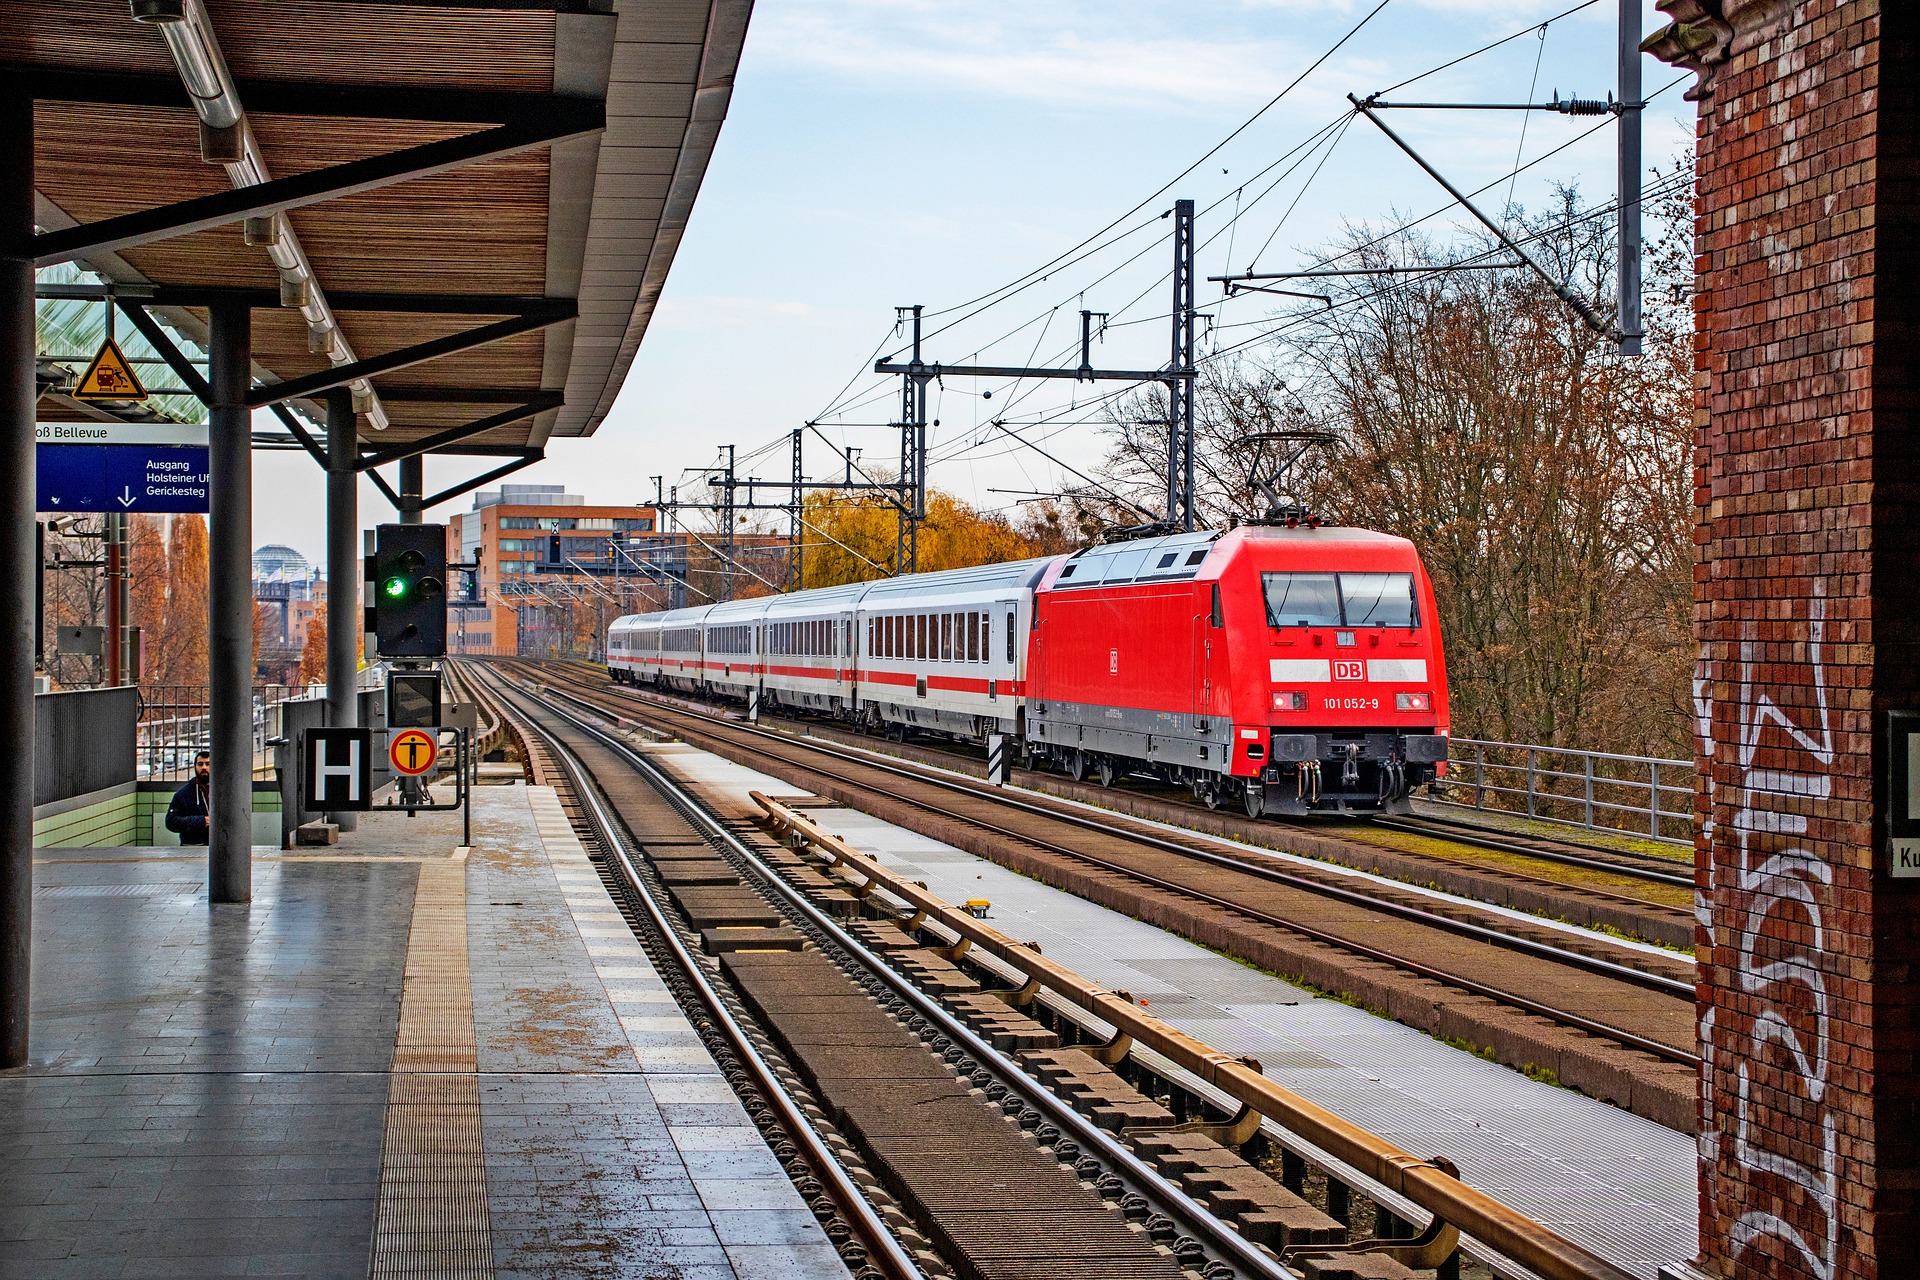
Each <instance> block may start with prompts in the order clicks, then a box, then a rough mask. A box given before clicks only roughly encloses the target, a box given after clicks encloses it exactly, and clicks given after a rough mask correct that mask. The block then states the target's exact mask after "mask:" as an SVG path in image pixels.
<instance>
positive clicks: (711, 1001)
mask: <svg viewBox="0 0 1920 1280" xmlns="http://www.w3.org/2000/svg"><path fill="white" fill-rule="evenodd" d="M490 692H492V693H494V695H495V696H496V697H499V696H502V695H500V693H499V691H498V690H493V691H490ZM505 714H506V712H505V710H504V709H501V715H502V717H503V718H504V716H505ZM521 720H522V722H523V723H524V724H526V726H527V727H528V728H529V729H530V730H532V731H533V732H535V733H537V734H539V735H540V736H541V737H542V738H543V739H545V740H546V743H547V745H548V747H549V748H550V749H551V750H552V751H553V753H554V756H555V758H556V759H558V760H559V761H560V764H561V767H562V768H564V769H565V770H566V771H567V774H568V777H569V779H570V781H571V782H572V784H573V789H574V793H575V794H576V795H577V796H579V798H580V802H581V804H582V805H583V806H584V807H586V808H587V809H588V810H589V811H590V812H591V814H592V817H593V822H594V825H595V826H596V827H598V828H599V830H600V834H601V836H602V838H603V839H604V841H605V843H606V846H607V849H608V850H609V852H611V853H612V854H613V856H614V857H615V859H616V860H617V863H618V867H619V871H620V875H621V878H622V879H623V880H625V881H626V883H627V885H628V886H629V888H631V889H632V890H633V893H632V896H633V897H635V898H637V899H638V900H639V902H640V903H641V905H643V906H644V907H645V909H646V912H647V915H648V917H649V918H650V919H651V920H652V921H653V926H654V929H655V931H656V932H657V933H658V934H659V935H660V937H661V938H662V939H663V941H664V942H665V944H666V946H667V948H668V949H669V950H670V951H671V952H672V953H673V957H674V962H675V963H676V964H678V965H679V966H680V968H681V970H682V972H683V973H685V974H686V976H687V978H688V980H689V981H690V982H691V983H692V984H693V986H694V989H695V990H696V991H698V992H699V994H700V1003H701V1004H702V1005H704V1006H705V1007H706V1011H707V1015H708V1016H709V1017H711V1018H712V1019H713V1022H714V1025H715V1026H716V1027H717V1028H719V1030H720V1033H721V1034H722V1035H723V1036H725V1037H726V1040H727V1044H728V1046H729V1047H730V1048H731V1049H732V1050H733V1052H734V1056H735V1057H736V1058H737V1059H739V1061H740V1063H741V1065H742V1066H744V1067H745V1068H746V1069H747V1074H748V1075H749V1076H751V1077H752V1078H753V1083H754V1085H755V1087H756V1088H758V1089H759V1091H760V1093H761V1096H763V1097H764V1098H766V1100H767V1102H768V1103H769V1105H771V1106H772V1107H773V1109H774V1111H775V1113H776V1114H777V1115H778V1117H779V1120H780V1124H781V1126H782V1127H783V1128H784V1129H786V1131H787V1132H788V1133H789V1134H790V1135H791V1136H792V1137H793V1138H794V1139H795V1141H797V1142H798V1143H799V1145H800V1147H801V1148H802V1150H803V1151H804V1153H805V1156H806V1160H807V1163H808V1164H809V1165H811V1166H812V1167H813V1168H814V1170H815V1171H816V1172H817V1173H818V1174H819V1175H820V1180H821V1182H822V1184H823V1185H824V1186H825V1187H826V1190H827V1193H828V1195H830V1196H831V1197H832V1198H833V1202H834V1207H835V1208H836V1209H838V1210H839V1211H840V1213H841V1215H842V1216H843V1217H845V1218H846V1220H847V1224H848V1225H849V1226H850V1227H852V1228H853V1230H854V1231H856V1232H857V1233H858V1234H859V1236H860V1240H861V1243H862V1244H863V1245H864V1246H865V1247H866V1250H867V1257H868V1259H869V1261H873V1262H875V1263H876V1264H877V1265H878V1266H879V1267H880V1268H881V1269H882V1270H884V1271H885V1272H886V1273H887V1275H888V1276H890V1277H892V1278H893V1280H926V1278H925V1273H924V1272H922V1271H921V1270H920V1267H919V1266H918V1265H917V1264H916V1263H915V1262H914V1260H913V1258H912V1256H911V1255H909V1254H908V1253H907V1251H906V1249H905V1247H904V1246H902V1245H901V1243H900V1242H899V1241H898V1240H896V1239H895V1238H894V1236H893V1233H892V1232H891V1231H889V1230H888V1229H887V1225H886V1222H885V1220H883V1219H882V1218H881V1217H880V1214H879V1211H878V1210H876V1209H875V1208H874V1207H873V1205H872V1204H871V1203H869V1202H868V1200H867V1198H866V1196H865V1195H864V1194H862V1193H861V1191H860V1188H859V1185H858V1184H857V1183H855V1182H854V1181H853V1179H852V1177H851V1176H850V1175H849V1174H848V1173H847V1171H846V1170H845V1169H844V1168H842V1167H841V1165H840V1162H839V1160H838V1158H837V1157H835V1156H834V1154H833V1150H832V1148H831V1147H829V1146H827V1144H826V1142H825V1140H824V1139H822V1138H821V1137H820V1135H819V1133H817V1132H816V1131H815V1130H814V1128H813V1125H812V1123H811V1122H810V1121H809V1120H808V1119H807V1115H806V1112H804V1111H803V1110H801V1108H800V1106H799V1104H798V1103H797V1102H795V1101H794V1099H793V1097H792V1095H791V1094H789V1093H788V1092H787V1090H786V1086H785V1085H783V1084H782V1083H781V1082H780V1078H779V1076H777V1075H775V1074H774V1072H773V1069H772V1068H771V1067H769V1066H768V1065H767V1063H766V1061H765V1059H763V1058H762V1057H761V1056H760V1051H759V1050H758V1049H757V1048H755V1047H754V1044H753V1041H752V1040H751V1039H749V1038H748V1036H747V1034H746V1031H745V1030H744V1029H743V1028H742V1027H741V1026H740V1024H739V1023H738V1022H737V1021H735V1019H734V1017H733V1015H732V1014H731V1013H730V1012H729V1011H728V1009H727V1007H726V1003H725V1002H724V1001H722V1000H721V998H720V995H719V993H718V992H716V991H715V990H714V989H713V986H712V984H711V983H709V982H708V981H707V976H706V974H705V973H704V972H702V971H701V968H700V965H699V963H698V962H697V961H695V959H694V958H693V955H692V954H691V953H690V952H689V951H688V950H687V947H686V945H685V944H684V943H683V942H681V940H680V936H679V934H678V933H677V932H675V930H674V929H673V927H672V923H671V922H670V921H669V920H668V919H667V918H666V916H665V914H664V913H663V912H662V910H661V908H660V904H659V903H657V902H655V901H654V899H653V895H652V894H650V893H648V892H647V889H646V886H645V883H644V882H643V881H642V880H641V878H640V873H639V871H638V869H637V868H635V866H634V865H633V860H632V859H631V857H630V856H629V855H628V853H627V841H626V840H625V839H624V838H622V836H621V834H620V833H621V832H622V831H623V830H624V827H623V826H621V825H620V824H618V823H617V822H616V821H615V820H614V819H613V818H612V816H611V815H609V814H608V813H607V811H606V808H605V806H603V805H602V804H601V803H600V797H599V796H598V794H597V793H596V792H595V790H594V788H593V786H592V785H591V783H590V781H589V779H590V778H591V774H590V772H589V771H588V770H587V769H586V767H585V765H584V764H583V763H582V762H581V761H580V760H579V758H578V757H577V756H575V755H574V753H573V752H572V751H571V750H570V749H568V748H567V747H566V746H565V745H564V744H562V743H561V742H560V740H559V738H558V737H557V736H556V735H554V734H552V733H550V732H548V731H547V730H546V729H545V728H544V727H542V726H541V725H540V724H539V722H538V721H537V720H536V719H535V718H534V717H532V716H528V715H525V714H524V713H523V714H522V716H521Z"/></svg>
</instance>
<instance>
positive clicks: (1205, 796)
mask: <svg viewBox="0 0 1920 1280" xmlns="http://www.w3.org/2000/svg"><path fill="white" fill-rule="evenodd" d="M1197 794H1198V795H1199V797H1200V803H1201V804H1203V805H1205V806H1207V809H1208V810H1209V811H1212V810H1214V809H1218V808H1219V807H1220V789H1219V788H1218V787H1216V786H1214V785H1213V783H1211V782H1203V783H1201V784H1200V789H1199V791H1198V793H1197Z"/></svg>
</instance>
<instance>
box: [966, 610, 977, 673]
mask: <svg viewBox="0 0 1920 1280" xmlns="http://www.w3.org/2000/svg"><path fill="white" fill-rule="evenodd" d="M967 661H968V662H978V661H980V615H979V614H977V613H970V614H968V615H967Z"/></svg>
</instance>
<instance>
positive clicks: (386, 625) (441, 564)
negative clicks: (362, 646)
mask: <svg viewBox="0 0 1920 1280" xmlns="http://www.w3.org/2000/svg"><path fill="white" fill-rule="evenodd" d="M368 570H369V571H368V574H367V590H368V592H369V593H370V594H371V595H372V596H373V605H372V612H373V626H372V627H371V628H370V630H372V632H373V636H374V647H375V649H376V651H377V652H378V653H379V655H380V656H381V657H383V658H438V657H442V656H444V655H445V654H446V652H447V526H445V525H443V524H383V525H380V526H378V527H377V528H376V529H375V530H374V542H373V559H372V562H371V563H370V564H369V565H368Z"/></svg>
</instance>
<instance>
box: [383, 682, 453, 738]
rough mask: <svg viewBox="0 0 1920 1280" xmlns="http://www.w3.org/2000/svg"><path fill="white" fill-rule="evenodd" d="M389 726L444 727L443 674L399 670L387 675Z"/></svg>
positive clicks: (414, 727) (403, 727)
mask: <svg viewBox="0 0 1920 1280" xmlns="http://www.w3.org/2000/svg"><path fill="white" fill-rule="evenodd" d="M387 727H388V728H389V729H438V728H439V727H440V673H439V672H438V671H395V672H392V673H391V674H389V675H388V676H387Z"/></svg>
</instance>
